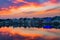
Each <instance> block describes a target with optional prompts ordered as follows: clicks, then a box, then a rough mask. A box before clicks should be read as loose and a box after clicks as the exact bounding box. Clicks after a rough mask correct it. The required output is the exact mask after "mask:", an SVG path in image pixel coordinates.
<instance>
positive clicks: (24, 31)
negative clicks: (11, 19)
mask: <svg viewBox="0 0 60 40" xmlns="http://www.w3.org/2000/svg"><path fill="white" fill-rule="evenodd" d="M0 40H60V29H44V28H35V27H33V28H32V27H31V28H24V27H16V28H13V27H12V26H10V27H1V28H0Z"/></svg>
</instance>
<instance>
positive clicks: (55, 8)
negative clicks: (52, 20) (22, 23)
mask: <svg viewBox="0 0 60 40" xmlns="http://www.w3.org/2000/svg"><path fill="white" fill-rule="evenodd" d="M52 16H60V0H0V18H21V17H23V18H24V17H26V18H27V17H52Z"/></svg>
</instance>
